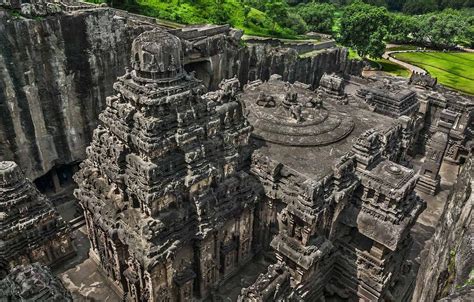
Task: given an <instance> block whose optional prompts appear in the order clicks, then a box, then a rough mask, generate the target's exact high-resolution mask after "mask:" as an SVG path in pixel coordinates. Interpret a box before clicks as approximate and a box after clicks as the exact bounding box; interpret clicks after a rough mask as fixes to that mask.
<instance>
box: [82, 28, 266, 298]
mask: <svg viewBox="0 0 474 302" xmlns="http://www.w3.org/2000/svg"><path fill="white" fill-rule="evenodd" d="M182 61H183V54H182V45H181V42H180V40H179V39H178V38H177V37H175V36H172V35H170V34H169V33H165V32H161V31H156V30H155V31H150V32H145V33H143V34H141V35H140V36H139V37H137V38H136V40H135V41H134V42H133V45H132V57H131V64H132V67H133V69H132V70H131V71H130V70H127V72H126V74H125V75H124V76H122V77H120V78H118V81H117V82H116V83H115V84H114V89H115V90H116V92H117V94H116V95H114V96H111V97H108V98H107V108H106V109H105V110H104V111H103V112H102V114H101V115H100V120H101V126H99V127H98V128H97V129H96V130H95V131H94V136H93V141H92V143H91V146H90V147H88V149H87V159H86V160H85V161H84V162H83V163H82V165H81V170H80V171H79V172H78V174H76V176H75V180H76V182H77V183H78V184H79V188H78V189H77V190H76V192H75V195H76V197H77V198H78V199H79V201H80V203H81V205H82V206H83V208H84V213H85V217H86V222H87V227H88V233H89V237H90V241H91V250H90V255H91V258H92V259H94V260H95V261H96V262H97V263H98V264H99V266H100V267H101V268H102V269H103V271H104V272H105V273H106V274H107V275H108V276H109V279H110V281H111V283H112V284H113V285H114V286H113V287H114V288H115V290H117V292H118V293H120V294H121V295H123V296H124V297H127V299H128V300H130V301H188V300H191V299H193V297H195V298H204V297H206V296H208V295H209V294H210V292H211V291H212V290H213V289H214V288H215V287H216V286H218V284H219V282H220V281H222V280H224V279H226V278H228V277H229V276H230V275H232V274H233V273H234V272H235V271H236V270H237V269H238V268H239V267H241V266H242V265H243V264H245V263H246V262H247V261H248V260H249V259H251V258H252V256H253V246H252V244H253V242H252V234H253V230H252V226H253V217H254V211H255V210H254V209H255V203H256V202H257V199H258V193H257V189H256V188H255V184H256V182H255V181H253V180H252V179H251V176H249V175H248V174H247V173H246V172H244V171H243V170H242V167H243V166H244V165H245V162H244V160H243V155H242V154H243V153H244V151H245V150H246V148H247V144H248V139H249V135H250V132H251V126H250V125H249V124H248V123H247V122H246V121H245V119H244V116H243V114H242V107H241V104H240V102H239V101H237V100H236V92H237V90H238V88H239V86H240V85H239V82H238V80H236V79H231V80H226V81H224V82H222V83H221V85H220V88H221V89H220V90H218V91H216V92H212V93H207V94H204V92H205V87H204V86H203V85H202V84H201V83H200V82H199V81H198V80H196V79H195V78H194V77H193V76H192V75H189V74H187V73H186V72H185V71H184V70H183V65H182Z"/></svg>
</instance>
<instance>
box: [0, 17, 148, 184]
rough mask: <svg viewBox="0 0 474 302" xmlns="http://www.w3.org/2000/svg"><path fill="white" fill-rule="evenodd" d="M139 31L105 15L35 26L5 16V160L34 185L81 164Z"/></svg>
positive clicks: (1, 82) (0, 94)
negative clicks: (63, 167) (57, 171)
mask: <svg viewBox="0 0 474 302" xmlns="http://www.w3.org/2000/svg"><path fill="white" fill-rule="evenodd" d="M142 30H143V28H142V27H137V26H133V25H130V24H127V22H126V21H125V20H124V19H122V18H116V17H115V18H114V15H113V13H112V12H111V11H110V10H107V9H97V10H93V11H90V12H88V13H77V14H73V15H60V16H54V17H47V18H43V19H34V20H33V19H24V18H12V17H10V16H8V14H7V13H6V12H5V11H2V10H1V9H0V142H1V144H0V159H1V160H14V161H16V162H18V163H19V164H20V165H21V167H22V169H23V170H24V171H25V172H26V174H27V176H28V177H30V178H33V179H34V178H36V177H38V176H40V175H42V174H44V173H46V172H47V171H48V170H49V169H51V168H52V167H53V166H54V165H56V164H65V163H70V162H74V161H77V160H81V159H83V158H84V157H85V147H86V146H87V145H88V144H89V142H90V139H91V133H92V130H93V129H94V127H95V126H96V123H97V116H98V114H99V112H100V111H101V110H102V108H103V107H104V105H105V104H104V103H105V97H106V96H108V95H110V94H111V93H112V83H113V82H114V81H115V79H116V77H117V76H118V75H120V74H123V72H124V71H123V67H124V66H127V65H128V62H129V53H130V44H131V42H132V40H133V38H134V37H135V36H136V35H137V34H138V33H139V32H141V31H142Z"/></svg>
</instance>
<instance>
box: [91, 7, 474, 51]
mask: <svg viewBox="0 0 474 302" xmlns="http://www.w3.org/2000/svg"><path fill="white" fill-rule="evenodd" d="M89 1H92V2H96V3H97V2H102V1H106V2H107V3H108V5H110V6H112V7H116V8H122V9H126V10H129V11H131V12H135V13H140V14H144V15H148V16H153V17H157V18H161V19H165V20H170V21H175V22H179V23H185V24H198V23H213V24H230V25H232V26H234V27H237V28H240V29H243V30H244V31H245V33H246V34H250V35H262V36H276V37H283V38H295V39H304V38H305V36H304V34H306V33H308V32H319V33H326V34H331V35H333V37H334V38H335V39H336V40H337V41H338V42H340V43H341V44H342V45H345V46H349V47H351V48H352V49H354V50H355V51H357V53H358V54H359V55H360V56H371V57H374V58H377V57H380V56H381V54H382V53H383V50H384V49H385V45H386V43H392V42H393V43H404V44H413V45H418V46H421V47H430V48H437V49H448V48H454V47H457V46H459V45H461V46H466V47H473V46H474V45H473V43H474V8H473V7H474V0H320V1H304V0H303V1H301V0H300V1H298V0H89Z"/></svg>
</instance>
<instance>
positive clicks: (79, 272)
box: [54, 226, 122, 302]
mask: <svg viewBox="0 0 474 302" xmlns="http://www.w3.org/2000/svg"><path fill="white" fill-rule="evenodd" d="M73 237H74V244H75V246H76V249H77V255H76V257H74V258H73V259H71V260H69V261H67V264H66V265H64V266H62V267H59V268H57V269H56V270H55V271H54V273H55V274H56V275H57V276H58V277H59V278H60V279H61V281H62V282H63V284H64V285H65V286H66V288H67V289H69V290H70V291H71V293H72V296H73V299H74V301H75V302H83V301H92V302H95V301H101V302H120V301H122V300H121V299H120V298H119V297H118V296H117V295H116V294H115V292H114V291H113V290H112V289H111V288H110V287H109V286H108V285H107V282H106V279H105V278H104V277H103V276H102V275H101V274H100V273H99V270H98V268H97V265H96V264H95V263H94V262H93V261H92V260H91V259H89V248H90V244H89V239H88V238H87V234H86V227H85V226H83V227H81V228H79V229H77V230H75V231H74V232H73Z"/></svg>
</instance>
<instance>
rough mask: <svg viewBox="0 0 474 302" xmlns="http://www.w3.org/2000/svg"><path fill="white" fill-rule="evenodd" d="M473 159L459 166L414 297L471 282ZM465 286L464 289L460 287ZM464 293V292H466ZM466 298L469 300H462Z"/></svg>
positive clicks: (451, 291)
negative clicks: (455, 180) (459, 168)
mask: <svg viewBox="0 0 474 302" xmlns="http://www.w3.org/2000/svg"><path fill="white" fill-rule="evenodd" d="M473 164H474V159H473V157H472V156H471V157H469V159H468V161H467V162H466V164H465V165H464V166H463V167H462V168H461V171H460V173H459V175H458V178H457V179H458V180H457V183H456V184H455V186H454V189H453V191H452V195H451V197H450V198H449V200H448V202H447V203H446V205H445V208H444V211H443V215H442V216H441V218H440V220H439V223H438V225H437V227H436V232H435V234H434V236H433V238H432V239H431V246H430V247H429V250H428V251H427V252H426V254H423V255H421V258H422V259H423V261H422V263H421V267H420V270H419V272H418V276H417V284H416V288H415V292H414V295H413V301H434V300H437V299H440V298H443V297H446V296H447V295H449V294H453V297H452V299H453V300H449V299H448V300H449V301H456V300H455V299H454V298H455V296H457V294H456V292H457V291H458V290H459V291H460V292H463V291H464V292H465V291H467V297H469V293H471V296H472V288H471V289H469V280H471V281H470V282H472V269H473V268H474V256H473V255H474V254H473V245H472V244H473V234H474V223H473V221H474V220H473V208H472V207H473V204H474V197H473V194H472V192H473V188H474V165H473ZM463 288H464V290H462V289H463ZM465 294H466V293H465ZM461 301H468V300H461Z"/></svg>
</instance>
